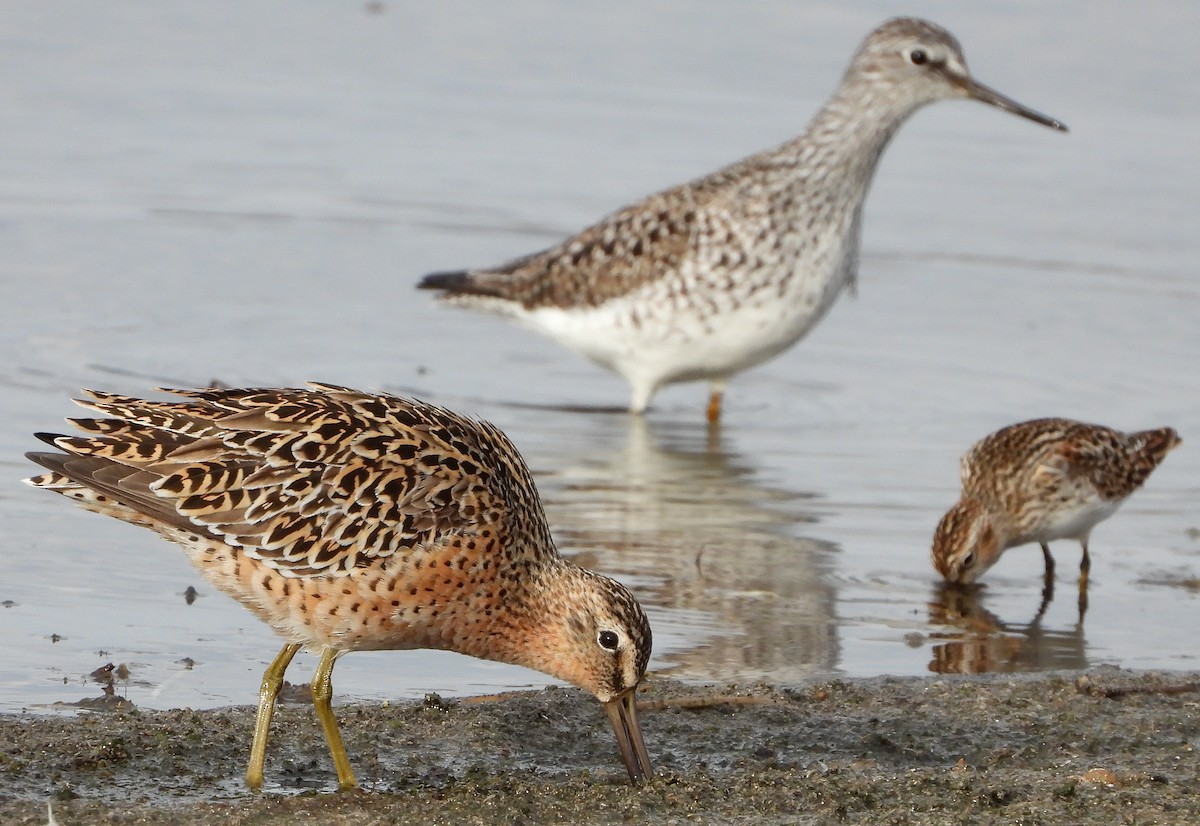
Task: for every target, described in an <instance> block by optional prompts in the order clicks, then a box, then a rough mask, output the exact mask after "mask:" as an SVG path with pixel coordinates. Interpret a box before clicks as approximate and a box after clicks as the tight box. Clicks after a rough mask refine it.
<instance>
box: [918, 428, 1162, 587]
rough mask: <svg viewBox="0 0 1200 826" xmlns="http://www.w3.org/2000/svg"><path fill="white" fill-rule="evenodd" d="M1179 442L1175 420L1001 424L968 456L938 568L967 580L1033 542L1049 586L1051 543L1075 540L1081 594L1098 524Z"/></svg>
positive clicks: (938, 548)
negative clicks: (1170, 423) (1135, 425)
mask: <svg viewBox="0 0 1200 826" xmlns="http://www.w3.org/2000/svg"><path fill="white" fill-rule="evenodd" d="M1179 444H1180V439H1179V435H1178V434H1177V433H1176V432H1175V431H1174V430H1173V429H1172V428H1169V427H1163V428H1159V429H1157V430H1142V431H1139V432H1137V433H1122V432H1120V431H1118V430H1113V429H1111V428H1108V427H1102V426H1100V425H1095V424H1084V423H1082V422H1076V421H1072V420H1070V419H1034V420H1032V421H1028V422H1021V423H1020V424H1014V425H1010V426H1008V427H1005V428H1003V429H1001V430H998V431H996V432H995V433H993V434H991V435H990V436H987V437H985V438H984V439H983V440H981V441H980V442H979V443H978V444H976V445H975V446H974V447H972V448H971V449H970V450H969V451H968V452H967V454H966V455H965V456H963V458H962V465H961V474H962V488H963V492H962V498H961V499H960V500H959V501H958V503H957V504H956V505H955V506H954V507H952V508H951V509H950V510H949V511H948V512H947V513H946V515H945V516H944V517H942V521H941V523H940V524H939V525H938V527H937V531H936V532H935V533H934V535H933V567H934V568H936V569H937V572H938V573H939V574H941V575H942V576H943V577H944V578H945V579H946V581H948V582H955V583H961V584H966V583H970V582H974V581H975V580H976V579H978V578H979V577H980V576H982V575H983V572H984V571H986V570H987V569H988V568H990V567H992V566H993V565H995V564H996V562H997V560H999V559H1000V555H1001V554H1003V553H1004V551H1005V550H1006V549H1008V548H1012V547H1015V546H1017V545H1024V544H1025V543H1027V542H1037V543H1040V544H1041V546H1042V555H1043V557H1044V559H1045V563H1046V582H1047V584H1048V586H1049V583H1051V582H1052V580H1053V577H1054V557H1052V556H1051V555H1050V546H1049V545H1048V544H1047V543H1049V542H1050V541H1051V540H1054V539H1074V540H1077V541H1078V542H1079V543H1080V544H1081V545H1082V546H1083V558H1082V560H1081V561H1080V564H1079V572H1080V576H1079V589H1080V595H1081V599H1082V598H1083V594H1084V593H1085V592H1086V590H1087V577H1088V570H1089V568H1090V567H1091V559H1090V558H1089V557H1088V537H1089V535H1090V534H1091V531H1092V528H1094V527H1095V526H1096V524H1097V523H1099V522H1102V521H1104V520H1105V519H1107V518H1108V517H1110V516H1112V515H1113V513H1114V512H1115V511H1116V510H1117V508H1118V507H1120V506H1121V503H1123V502H1124V501H1125V500H1126V499H1128V498H1129V496H1130V494H1132V493H1133V492H1134V491H1135V490H1137V489H1138V488H1140V487H1141V486H1142V484H1143V483H1145V481H1146V479H1147V478H1149V476H1150V474H1151V473H1153V472H1154V469H1155V468H1157V467H1158V466H1159V464H1160V463H1161V462H1162V460H1163V459H1164V458H1165V457H1166V455H1167V453H1168V452H1170V451H1171V450H1172V449H1174V448H1175V447H1176V446H1178V445H1179Z"/></svg>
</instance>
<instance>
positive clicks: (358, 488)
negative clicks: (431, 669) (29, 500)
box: [28, 384, 651, 788]
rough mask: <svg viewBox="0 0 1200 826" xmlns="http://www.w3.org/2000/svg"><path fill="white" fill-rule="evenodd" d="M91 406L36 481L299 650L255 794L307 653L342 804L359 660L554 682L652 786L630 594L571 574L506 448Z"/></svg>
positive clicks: (292, 418)
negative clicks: (156, 549)
mask: <svg viewBox="0 0 1200 826" xmlns="http://www.w3.org/2000/svg"><path fill="white" fill-rule="evenodd" d="M174 392H176V393H177V394H178V395H180V396H183V397H185V398H186V401H169V402H167V401H147V400H143V399H137V398H132V397H127V396H117V395H113V394H107V393H91V396H92V399H93V400H89V401H80V402H79V404H81V405H82V406H84V407H87V408H90V409H92V410H95V411H97V412H99V413H100V414H102V416H104V418H98V419H96V418H87V419H75V420H72V421H73V423H74V424H75V425H76V426H77V427H78V428H79V429H80V430H82V431H83V432H84V434H85V435H83V436H59V435H54V434H39V436H40V437H41V438H42V439H43V440H45V441H47V442H49V443H50V444H52V445H54V446H55V447H57V448H59V449H60V450H61V451H63V452H54V453H30V454H28V455H29V458H30V459H32V460H33V461H35V462H37V463H38V464H40V465H42V466H43V467H46V468H47V469H49V471H50V473H47V474H44V475H42V476H38V477H36V478H33V479H30V480H28V481H29V482H30V484H32V485H34V486H36V487H43V488H48V489H50V490H54V491H55V492H57V493H61V494H63V495H64V496H68V497H70V498H72V499H75V500H76V501H77V502H78V503H79V504H81V505H82V506H83V507H85V508H87V509H88V510H92V511H95V512H97V513H102V514H105V515H107V516H113V517H116V518H118V519H122V520H124V521H127V522H131V523H133V524H137V525H141V526H143V527H148V528H150V529H152V530H154V531H156V532H158V533H159V534H161V535H162V536H164V537H166V538H167V539H171V540H173V541H175V542H177V543H179V544H180V545H182V546H183V548H184V549H185V550H186V551H187V553H188V556H189V558H190V559H191V560H192V562H193V563H195V565H196V566H197V567H198V568H199V569H200V571H201V573H202V574H203V575H204V576H205V577H206V578H207V579H208V580H209V581H210V582H211V583H213V585H215V586H216V587H218V588H220V589H221V590H223V591H225V592H226V593H228V594H230V595H231V596H233V597H234V598H235V599H237V600H238V601H240V602H241V603H242V604H243V605H245V606H246V607H247V608H249V609H250V610H251V611H253V612H254V613H255V614H257V615H258V616H259V617H260V618H262V619H263V620H264V621H266V622H267V623H269V624H270V625H271V626H272V627H273V628H275V630H276V631H277V632H279V633H280V634H281V635H282V636H283V637H284V638H285V639H286V640H287V644H286V645H285V646H284V648H283V650H282V651H281V652H280V654H279V656H278V657H276V659H275V661H274V662H273V663H272V665H271V666H270V668H268V669H267V672H266V674H265V675H264V678H263V686H262V690H261V692H260V697H259V713H258V721H257V724H256V729H255V738H254V745H253V749H252V752H251V760H250V766H249V769H248V770H247V782H248V783H249V785H250V786H251V787H253V788H258V787H260V786H261V784H262V779H263V765H264V760H265V751H266V742H267V732H268V729H269V726H270V717H271V710H272V708H273V706H274V701H275V696H276V694H277V693H278V691H279V687H280V685H281V683H282V680H283V674H284V671H285V669H286V668H287V665H288V663H289V662H290V660H291V658H292V656H293V655H294V654H295V652H296V651H297V650H298V649H299V648H300V647H301V646H306V647H309V648H312V649H314V650H316V651H318V652H320V654H321V664H320V666H319V667H318V669H317V673H316V675H315V676H314V679H313V695H314V699H315V701H316V707H317V715H318V718H319V719H320V721H321V724H322V727H323V730H324V732H325V736H326V739H327V740H328V742H329V748H330V752H331V754H332V756H333V759H334V764H335V766H336V768H337V773H338V782H339V785H340V786H342V787H349V786H353V785H355V782H356V781H355V778H354V774H353V771H352V770H351V768H350V764H349V761H348V759H347V758H346V754H345V748H344V747H343V746H342V742H341V737H340V735H339V734H338V729H337V723H336V720H335V719H334V716H333V711H332V709H331V706H330V697H331V695H332V683H331V673H332V669H333V663H334V660H335V658H336V657H337V656H338V655H340V654H341V653H344V652H346V651H354V650H370V649H401V648H442V649H448V650H451V651H458V652H461V653H464V654H469V655H471V656H475V657H483V658H486V659H494V660H501V661H504V662H510V663H515V664H518V665H523V666H526V667H529V668H535V669H538V670H540V671H544V672H546V673H548V674H551V675H553V676H555V677H558V678H560V679H563V680H566V681H568V682H571V683H574V684H576V685H578V686H581V687H582V688H584V689H586V690H588V691H590V692H591V693H592V694H594V695H595V696H596V697H597V698H598V699H599V700H600V701H601V702H602V703H604V704H605V707H606V710H607V712H608V715H609V717H610V720H611V722H612V724H613V727H614V731H615V732H616V735H617V739H618V744H619V746H620V749H621V753H622V757H623V759H624V760H625V763H626V767H627V768H628V770H629V774H630V777H631V779H633V780H635V781H637V780H641V779H643V778H645V777H647V776H648V775H649V774H650V773H651V768H650V764H649V758H648V757H647V754H646V749H645V746H644V745H643V742H642V736H641V732H640V729H639V727H638V722H637V715H636V709H635V705H634V693H635V691H636V688H637V685H638V683H639V681H640V680H641V678H642V676H643V674H644V673H645V670H646V664H647V661H648V659H649V656H650V646H651V634H650V626H649V624H648V623H647V621H646V616H645V614H644V613H643V611H642V609H641V607H640V606H639V605H638V603H637V601H636V600H635V599H634V597H633V595H632V594H630V592H629V591H628V590H627V589H626V588H625V587H624V586H622V585H620V584H619V583H617V582H615V581H613V580H611V579H608V578H607V577H603V576H600V575H598V574H595V573H592V572H590V571H587V570H584V569H582V568H579V567H578V566H576V565H573V564H571V563H569V562H567V561H565V560H563V559H562V558H561V557H560V556H559V555H558V552H557V550H556V548H555V546H554V541H553V539H552V538H551V536H550V531H549V528H548V526H547V524H546V518H545V515H544V513H543V511H542V505H541V501H540V499H539V497H538V494H537V491H536V489H535V487H534V483H533V479H532V478H531V476H530V474H529V470H528V469H527V467H526V466H525V463H524V462H523V461H522V459H521V457H520V455H519V454H518V453H517V450H516V448H515V447H513V445H512V443H511V442H510V441H509V440H508V438H507V437H506V436H504V434H503V433H501V432H500V431H499V430H498V429H497V428H495V427H494V426H493V425H490V424H488V423H486V422H477V421H473V420H471V419H468V418H466V417H463V416H460V415H458V414H456V413H453V412H451V411H449V410H445V409H443V408H439V407H434V406H431V405H427V404H423V403H420V402H416V401H411V400H408V399H403V398H399V397H396V396H390V395H386V394H372V393H360V392H357V391H354V390H349V389H347V388H342V387H335V386H331V385H324V384H313V385H310V388H309V389H249V390H225V389H221V390H217V389H211V390H195V391H174Z"/></svg>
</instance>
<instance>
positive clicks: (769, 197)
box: [419, 18, 1065, 419]
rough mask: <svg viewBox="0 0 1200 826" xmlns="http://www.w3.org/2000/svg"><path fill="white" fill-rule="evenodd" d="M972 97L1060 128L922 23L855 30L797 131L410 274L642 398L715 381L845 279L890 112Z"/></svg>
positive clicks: (818, 309)
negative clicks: (594, 215) (549, 238)
mask: <svg viewBox="0 0 1200 826" xmlns="http://www.w3.org/2000/svg"><path fill="white" fill-rule="evenodd" d="M951 98H973V99H975V100H980V101H983V102H985V103H988V104H991V105H994V106H997V107H999V108H1001V109H1004V110H1006V111H1009V112H1014V113H1016V114H1019V115H1021V116H1023V117H1026V118H1029V119H1031V120H1034V121H1036V122H1038V123H1042V124H1045V125H1047V126H1051V127H1053V128H1055V129H1060V130H1065V127H1064V126H1063V125H1062V124H1061V123H1059V122H1058V121H1055V120H1053V119H1051V118H1048V117H1046V116H1045V115H1041V114H1039V113H1037V112H1033V111H1032V110H1029V109H1027V108H1025V107H1023V106H1021V105H1019V104H1017V103H1015V102H1014V101H1012V100H1010V99H1008V98H1005V97H1003V96H1001V95H999V94H998V93H996V92H995V91H993V90H992V89H989V88H988V87H986V86H983V85H982V84H980V83H978V82H977V81H975V80H974V79H973V78H972V77H971V75H970V74H969V72H968V71H967V66H966V61H965V59H964V58H963V55H962V50H961V48H960V47H959V44H958V41H957V40H955V38H954V36H953V35H951V34H950V33H949V32H948V31H946V30H945V29H942V28H940V27H938V26H936V25H934V24H933V23H929V22H926V21H923V20H916V19H912V18H900V19H896V20H891V21H888V22H887V23H884V24H883V25H882V26H880V27H879V28H877V29H876V30H875V31H874V32H872V33H871V34H870V36H868V37H867V39H866V41H865V42H864V43H863V44H862V46H861V47H860V49H859V51H858V53H857V54H856V55H855V57H854V59H853V61H852V62H851V64H850V66H849V68H848V69H847V71H846V73H845V76H844V77H843V78H842V81H841V84H840V85H839V86H838V88H837V90H836V91H835V92H834V94H833V97H832V98H830V100H829V101H828V102H827V103H826V104H825V106H824V107H823V108H822V109H821V111H820V112H818V113H817V115H816V117H815V118H814V119H813V121H812V122H811V124H810V125H809V127H808V129H807V130H806V131H805V132H804V134H802V135H800V136H799V137H797V138H795V139H794V140H792V141H789V142H788V143H785V144H783V145H782V146H779V147H778V148H775V149H771V150H768V151H766V152H762V153H759V154H757V155H753V156H751V157H749V158H746V159H745V160H742V161H739V162H737V163H735V164H733V165H731V166H728V167H726V168H724V169H721V170H719V171H717V172H714V173H713V174H711V175H708V176H705V177H703V178H699V179H697V180H694V181H692V182H690V183H687V184H683V185H682V186H677V187H674V188H672V189H668V190H666V191H664V192H660V193H658V194H655V195H651V196H649V197H648V198H646V199H644V200H642V201H640V202H638V203H635V204H633V205H631V206H628V207H625V208H624V209H621V210H619V211H617V212H615V213H613V214H612V215H609V216H608V217H606V218H604V219H603V220H601V221H600V222H599V223H597V224H595V225H593V226H591V227H589V228H587V229H584V230H583V231H581V232H580V233H578V234H577V235H575V236H573V237H571V238H568V239H567V240H565V241H563V242H562V243H561V244H559V245H557V246H555V247H552V248H551V249H548V250H545V251H544V252H539V253H535V254H533V255H529V256H527V257H524V258H521V259H519V260H516V261H512V262H510V263H508V264H505V265H502V266H499V267H494V268H484V269H474V270H463V271H458V272H444V273H434V274H431V275H428V276H426V277H425V278H424V280H422V281H421V282H420V285H419V286H420V287H422V288H424V289H432V290H439V291H441V292H442V294H443V297H444V298H445V299H446V300H447V301H448V302H450V303H452V304H455V305H459V306H462V307H467V308H471V309H477V310H483V311H488V312H493V313H497V314H500V315H505V316H509V317H511V318H513V319H515V320H517V321H519V322H521V323H523V324H525V325H527V326H529V327H531V328H532V329H534V330H537V331H539V332H541V333H544V334H546V335H548V336H550V337H551V338H553V339H555V340H557V341H559V342H560V343H562V344H564V345H566V346H568V347H571V348H573V349H576V350H578V351H580V352H581V353H583V354H584V355H586V356H587V357H588V358H591V359H592V360H594V361H596V362H597V363H599V364H601V365H602V366H604V367H607V368H609V369H611V370H614V371H616V372H617V373H619V374H621V375H622V376H624V377H625V379H626V380H627V381H628V382H629V384H630V385H631V387H632V391H633V392H632V398H631V401H630V410H631V411H632V412H635V413H640V412H642V411H643V410H644V409H645V407H646V405H647V404H648V402H649V400H650V398H651V396H652V395H653V394H654V393H655V391H656V390H657V389H658V388H659V387H661V386H663V385H665V384H669V383H673V382H681V381H692V380H698V379H707V380H709V381H710V382H712V385H713V395H712V397H711V398H710V405H709V416H710V419H715V418H717V417H718V416H719V414H720V401H721V399H720V394H721V392H722V388H723V386H724V382H725V381H726V380H727V379H728V378H729V377H730V376H732V375H733V374H734V373H737V372H739V371H741V370H744V369H746V368H748V367H752V366H754V365H756V364H759V363H761V362H763V361H765V360H767V359H769V358H771V357H772V356H775V355H777V354H778V353H780V352H782V351H783V350H785V349H787V348H788V347H790V346H791V345H792V344H794V343H796V342H797V341H798V340H800V339H801V338H802V337H803V336H804V335H805V334H806V333H807V332H808V331H809V329H810V328H811V327H812V326H813V325H814V324H816V323H817V321H819V320H820V319H821V318H822V317H823V316H824V314H825V313H826V312H827V311H828V310H829V308H830V306H832V304H833V301H834V299H835V298H836V297H837V295H838V294H839V293H840V292H841V290H842V288H843V287H844V286H846V285H847V284H850V283H852V282H853V280H854V278H855V274H856V270H857V266H858V248H859V239H860V236H861V230H862V206H863V202H864V200H865V198H866V195H867V190H868V189H869V187H870V183H871V179H872V177H873V176H874V173H875V168H876V166H877V165H878V162H879V158H880V156H881V155H882V153H883V151H884V149H885V148H886V146H887V144H888V142H889V141H890V140H891V137H892V135H893V134H895V132H896V130H897V129H898V128H899V127H900V125H901V124H902V123H903V122H904V121H905V120H906V119H907V118H908V117H909V116H910V115H911V114H912V113H913V112H915V111H916V110H917V109H919V108H920V107H921V106H924V105H926V104H929V103H933V102H935V101H938V100H945V99H951Z"/></svg>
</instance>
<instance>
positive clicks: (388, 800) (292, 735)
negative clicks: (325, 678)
mask: <svg viewBox="0 0 1200 826" xmlns="http://www.w3.org/2000/svg"><path fill="white" fill-rule="evenodd" d="M1198 697H1200V675H1196V674H1135V673H1132V672H1127V671H1120V670H1117V669H1100V670H1096V671H1092V672H1089V673H1088V674H1085V675H1074V674H1064V675H1050V676H1046V675H1039V676H1019V677H1013V676H1003V677H996V676H993V677H981V678H942V679H935V678H924V679H917V678H903V679H897V678H877V679H870V680H854V681H845V682H841V681H838V682H825V683H819V684H813V685H808V686H804V687H800V688H774V687H769V686H750V687H744V686H742V687H739V686H722V687H715V688H714V687H709V688H698V687H693V686H684V685H681V684H679V683H675V682H672V681H667V680H652V681H650V683H649V685H648V686H647V687H646V689H644V696H643V700H644V702H645V708H644V712H643V717H644V722H643V725H644V726H645V729H646V737H647V741H648V745H649V747H650V749H651V753H652V756H653V757H654V759H655V763H656V768H657V769H658V773H657V778H656V779H655V780H654V781H652V782H651V783H649V784H647V785H645V786H642V787H632V786H629V785H628V784H627V783H626V781H625V777H624V772H623V771H622V769H621V765H620V761H619V760H618V759H617V756H616V755H615V754H614V753H613V749H612V743H611V736H610V735H609V733H608V731H607V728H606V726H605V724H604V721H603V719H602V718H601V717H600V715H599V714H598V713H597V711H596V708H595V704H594V703H592V702H589V698H587V697H586V696H585V695H584V694H583V693H581V692H577V691H575V690H567V689H547V690H544V691H540V692H529V693H522V694H517V695H512V696H506V697H503V698H499V699H497V700H496V701H494V702H472V701H450V702H447V701H442V700H439V699H436V698H430V699H429V700H427V701H426V702H425V703H411V704H392V705H384V706H380V705H369V706H366V705H357V704H355V705H348V706H342V707H340V708H339V710H338V712H339V717H340V718H341V721H342V726H343V730H344V734H345V737H346V741H347V748H348V749H349V751H350V754H351V756H352V759H353V760H354V763H355V767H356V769H358V771H359V773H360V777H361V779H362V781H363V786H364V788H363V789H362V790H360V791H357V792H354V793H349V794H340V793H335V792H333V791H332V790H333V789H334V788H335V787H336V781H335V778H334V776H333V770H332V767H331V766H330V765H328V757H327V755H326V753H325V750H324V744H323V741H322V740H321V737H320V733H319V731H318V729H317V726H316V723H315V721H314V720H313V719H312V714H311V709H309V708H305V707H301V706H290V705H289V706H284V707H282V708H281V709H280V712H279V715H278V724H279V730H278V731H277V732H276V737H275V738H274V739H273V749H274V750H273V751H272V753H271V755H270V756H269V758H268V764H267V772H268V774H267V779H268V783H269V784H273V785H270V786H269V791H268V793H266V794H262V795H253V794H250V793H248V792H246V791H245V790H244V789H243V788H242V785H241V772H242V769H243V767H244V761H245V753H246V748H247V747H248V743H249V732H250V726H251V723H252V719H253V709H251V708H237V709H227V710H218V711H202V712H196V711H165V712H159V711H152V712H143V711H137V710H135V711H121V712H116V713H112V714H86V715H79V716H74V717H61V716H43V715H28V714H27V715H5V716H0V741H2V742H3V743H4V746H3V748H2V750H0V755H2V756H0V776H2V778H3V786H2V787H0V822H4V823H28V824H39V826H40V824H44V823H45V822H46V808H45V807H46V801H47V800H51V801H52V805H53V810H54V814H55V817H56V819H57V820H58V822H59V823H61V824H63V826H70V825H71V824H75V823H89V824H106V823H129V822H138V823H163V824H165V823H194V824H215V823H221V824H226V823H230V824H250V823H254V824H261V823H332V824H355V823H381V822H421V823H429V824H437V823H446V824H468V823H489V822H506V823H512V822H522V823H530V824H538V823H561V822H589V823H626V822H636V823H652V824H668V823H684V822H688V823H813V824H819V823H871V824H877V823H896V824H905V823H911V824H927V823H928V824H938V823H968V822H969V823H1044V824H1055V823H1062V824H1067V823H1070V824H1080V823H1104V824H1110V823H1134V822H1136V823H1179V824H1185V823H1196V822H1200V760H1198V758H1197V753H1196V746H1197V742H1198V733H1200V715H1198V714H1197V707H1198V706H1197V698H1198ZM714 698H715V701H714Z"/></svg>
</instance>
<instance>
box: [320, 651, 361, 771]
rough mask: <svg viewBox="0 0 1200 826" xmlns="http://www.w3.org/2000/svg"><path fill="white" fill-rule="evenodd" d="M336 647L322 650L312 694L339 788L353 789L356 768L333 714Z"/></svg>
mask: <svg viewBox="0 0 1200 826" xmlns="http://www.w3.org/2000/svg"><path fill="white" fill-rule="evenodd" d="M337 655H338V651H337V649H336V648H326V649H325V650H324V651H322V652H321V662H320V663H318V664H317V670H316V673H314V674H313V681H312V695H313V705H314V706H316V709H317V719H318V720H320V722H321V730H322V731H324V732H325V742H326V743H328V744H329V754H330V755H331V756H332V757H333V767H334V768H335V769H337V776H338V788H339V789H353V788H354V787H355V786H357V785H358V781H357V780H355V779H354V769H352V768H350V758H348V757H347V756H346V747H345V745H343V744H342V733H341V732H340V731H338V724H337V718H336V717H334V716H333V706H332V705H331V702H330V701H331V700H333V664H334V663H335V662H336V661H337Z"/></svg>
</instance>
